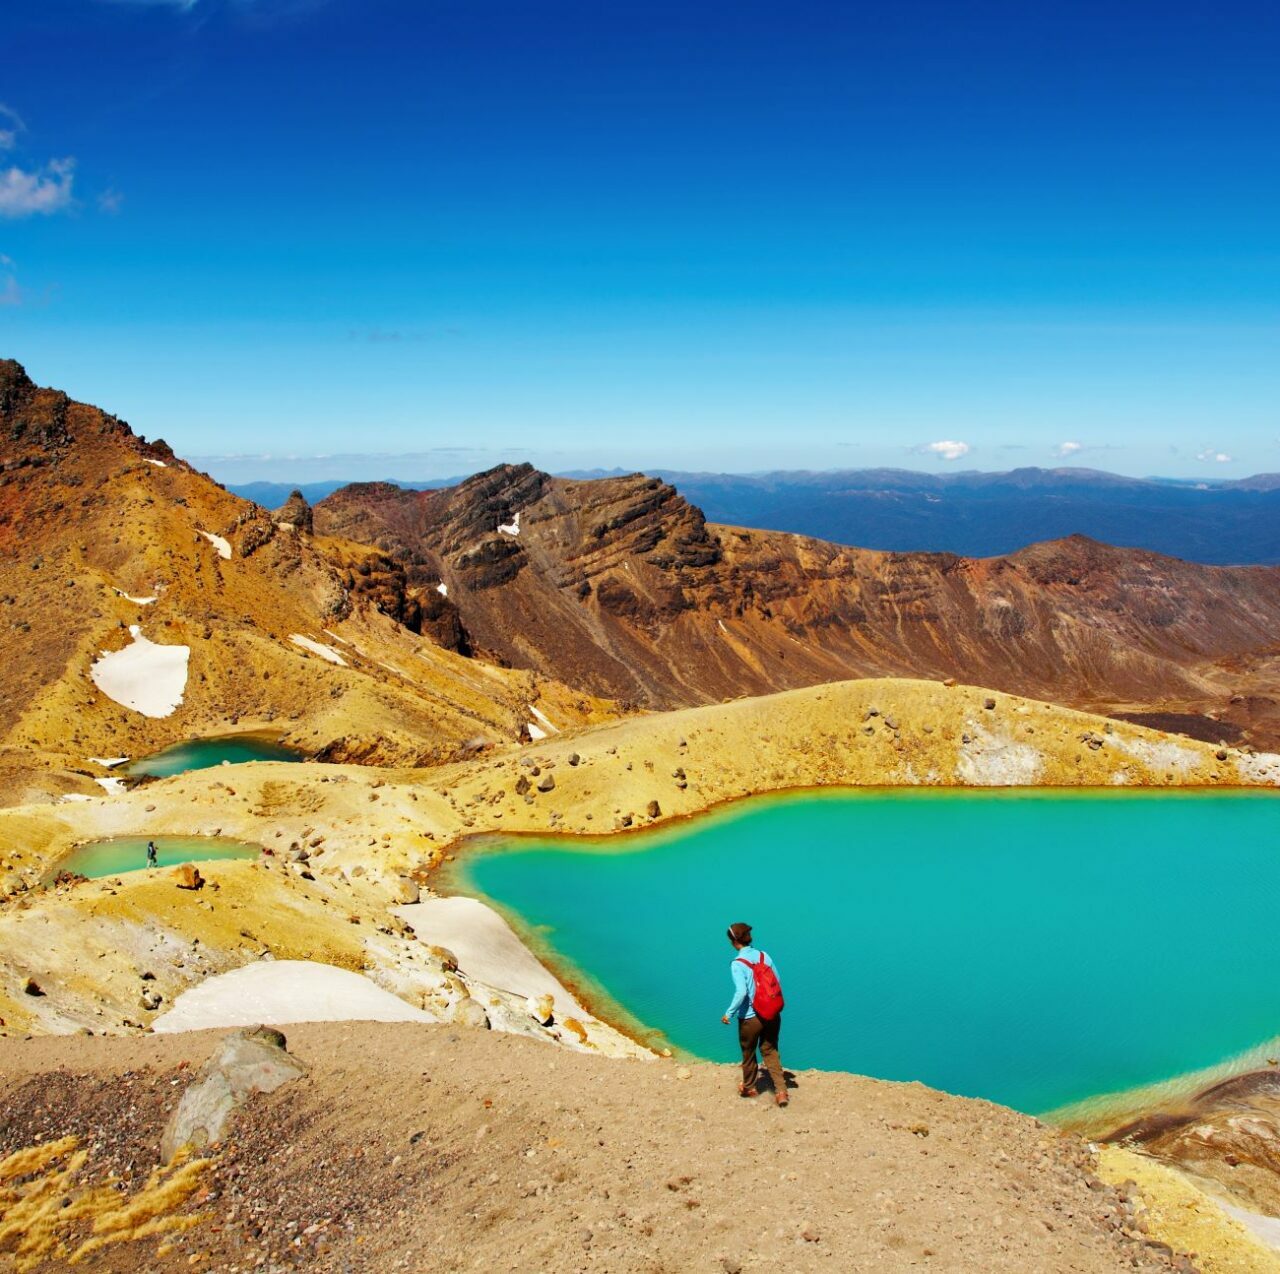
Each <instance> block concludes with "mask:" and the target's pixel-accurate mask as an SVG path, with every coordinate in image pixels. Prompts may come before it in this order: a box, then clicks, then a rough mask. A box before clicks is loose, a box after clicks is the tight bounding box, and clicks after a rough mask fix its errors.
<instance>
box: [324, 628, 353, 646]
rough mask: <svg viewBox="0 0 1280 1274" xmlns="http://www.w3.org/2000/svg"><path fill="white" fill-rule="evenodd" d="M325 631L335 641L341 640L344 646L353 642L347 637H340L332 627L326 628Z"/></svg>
mask: <svg viewBox="0 0 1280 1274" xmlns="http://www.w3.org/2000/svg"><path fill="white" fill-rule="evenodd" d="M324 632H325V635H326V636H328V637H332V638H333V640H334V641H340V642H341V643H342V644H343V645H344V646H350V645H351V643H350V642H349V641H348V640H347V639H346V638H345V637H339V636H338V634H337V633H335V632H334V631H333V629H332V628H326V629H325V630H324Z"/></svg>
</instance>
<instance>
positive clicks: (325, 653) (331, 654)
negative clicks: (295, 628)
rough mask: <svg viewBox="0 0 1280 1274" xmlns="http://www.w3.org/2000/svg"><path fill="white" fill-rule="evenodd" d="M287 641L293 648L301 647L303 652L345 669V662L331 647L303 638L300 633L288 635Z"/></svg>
mask: <svg viewBox="0 0 1280 1274" xmlns="http://www.w3.org/2000/svg"><path fill="white" fill-rule="evenodd" d="M289 640H290V641H291V642H293V644H294V645H295V646H301V647H302V648H303V649H304V650H309V651H311V653H312V654H313V655H319V656H320V658H321V659H327V660H328V661H329V662H330V663H331V664H337V665H338V667H339V668H346V667H347V661H346V660H345V659H343V657H342V656H341V655H340V654H338V652H337V651H336V650H334V648H333V647H332V646H326V645H325V644H324V642H322V641H315V640H313V639H312V638H310V637H304V636H303V635H302V634H301V633H290V634H289ZM339 640H341V638H339Z"/></svg>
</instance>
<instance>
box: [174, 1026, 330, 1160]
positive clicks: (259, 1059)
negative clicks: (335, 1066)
mask: <svg viewBox="0 0 1280 1274" xmlns="http://www.w3.org/2000/svg"><path fill="white" fill-rule="evenodd" d="M306 1073H307V1068H306V1067H305V1066H303V1064H302V1063H301V1062H300V1061H298V1059H297V1058H296V1057H291V1056H290V1055H289V1053H288V1052H286V1051H285V1038H284V1036H283V1035H282V1034H281V1033H280V1032H279V1031H277V1030H273V1029H272V1028H270V1027H266V1026H259V1027H255V1028H253V1029H252V1030H245V1031H236V1032H235V1033H234V1034H232V1035H229V1036H227V1038H226V1039H225V1040H224V1041H223V1043H222V1046H221V1047H220V1048H219V1049H218V1050H217V1051H216V1052H215V1053H214V1054H213V1055H212V1056H211V1057H210V1058H209V1060H208V1061H206V1062H205V1064H204V1065H203V1066H202V1067H201V1068H200V1070H199V1071H198V1072H197V1073H196V1076H195V1078H194V1079H193V1080H192V1081H191V1084H190V1085H189V1086H188V1088H187V1090H186V1092H185V1093H183V1094H182V1099H181V1101H179V1102H178V1107H177V1109H176V1110H175V1111H174V1112H173V1115H172V1116H171V1117H170V1119H169V1122H168V1124H167V1125H166V1127H165V1130H164V1136H163V1137H162V1138H161V1140H160V1155H161V1158H162V1159H163V1161H164V1162H165V1163H168V1162H169V1161H170V1160H172V1159H173V1157H174V1156H175V1155H176V1154H177V1153H178V1152H179V1151H180V1150H183V1149H190V1150H201V1149H203V1148H204V1147H205V1146H211V1145H215V1144H216V1143H217V1142H220V1141H221V1140H222V1139H223V1136H224V1135H225V1134H226V1132H227V1129H228V1127H229V1126H230V1123H231V1120H232V1117H233V1116H234V1115H235V1112H236V1110H237V1109H238V1108H239V1107H240V1106H242V1105H244V1103H245V1102H246V1101H247V1100H248V1099H249V1098H250V1097H251V1096H252V1095H253V1094H254V1093H273V1092H275V1090H276V1089H277V1088H279V1087H280V1086H281V1085H282V1084H287V1083H289V1082H290V1081H291V1080H295V1079H300V1078H301V1077H302V1076H303V1075H305V1074H306Z"/></svg>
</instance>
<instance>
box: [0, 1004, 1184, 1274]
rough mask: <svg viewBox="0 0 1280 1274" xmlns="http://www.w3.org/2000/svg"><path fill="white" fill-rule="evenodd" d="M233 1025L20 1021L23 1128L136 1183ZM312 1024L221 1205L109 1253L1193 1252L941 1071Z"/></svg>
mask: <svg viewBox="0 0 1280 1274" xmlns="http://www.w3.org/2000/svg"><path fill="white" fill-rule="evenodd" d="M218 1038H219V1037H218V1035H217V1034H215V1033H212V1032H205V1033H200V1034H193V1035H184V1036H178V1037H159V1036H138V1037H132V1038H113V1039H104V1038H95V1039H87V1038H84V1037H70V1038H67V1037H63V1038H44V1039H33V1040H28V1041H13V1040H8V1041H4V1042H2V1043H0V1103H2V1104H3V1108H4V1110H5V1112H6V1117H5V1120H4V1123H3V1126H2V1127H0V1155H3V1154H8V1153H10V1152H11V1151H13V1150H14V1149H16V1148H19V1147H22V1146H28V1145H31V1144H33V1143H36V1142H41V1141H46V1140H49V1139H51V1138H53V1137H56V1136H61V1135H64V1134H66V1133H74V1134H77V1135H79V1136H80V1137H81V1138H82V1143H83V1144H84V1145H86V1146H89V1147H91V1156H90V1164H89V1169H88V1175H89V1176H92V1175H93V1174H94V1173H105V1172H106V1171H108V1170H111V1171H115V1172H117V1173H119V1174H121V1175H122V1176H123V1177H124V1179H125V1182H126V1185H127V1186H129V1187H130V1188H136V1185H137V1184H138V1182H139V1181H141V1179H142V1178H143V1177H145V1175H146V1172H147V1171H148V1169H149V1168H150V1167H151V1166H152V1165H153V1164H154V1159H155V1146H156V1144H157V1142H158V1139H159V1134H160V1130H161V1129H162V1127H163V1124H164V1120H165V1118H166V1117H167V1114H168V1112H169V1111H170V1110H171V1109H172V1107H173V1106H174V1105H175V1104H176V1102H177V1099H178V1097H179V1095H180V1094H181V1092H182V1091H183V1088H184V1086H185V1084H186V1082H187V1076H189V1075H190V1074H191V1072H192V1070H193V1069H194V1068H195V1067H197V1066H198V1065H199V1064H200V1063H201V1062H202V1061H203V1060H204V1058H205V1057H206V1056H207V1055H208V1053H209V1052H210V1051H211V1049H212V1048H213V1047H214V1045H215V1043H216V1042H217V1040H218ZM289 1048H290V1051H291V1052H293V1053H294V1055H295V1056H297V1057H298V1058H300V1059H302V1060H303V1061H304V1062H305V1063H306V1064H307V1065H308V1066H309V1068H310V1070H309V1074H308V1075H307V1077H306V1078H305V1079H303V1080H300V1081H297V1082H295V1083H292V1084H288V1085H286V1086H285V1087H284V1088H281V1089H279V1090H278V1091H276V1092H275V1093H272V1094H271V1095H269V1096H258V1097H255V1098H253V1099H251V1101H250V1104H249V1105H248V1106H247V1107H246V1108H245V1109H244V1110H243V1111H242V1112H241V1114H240V1115H239V1117H238V1121H237V1123H236V1124H235V1125H234V1131H233V1133H232V1135H231V1137H230V1138H229V1139H228V1141H227V1142H226V1143H224V1145H223V1146H222V1147H221V1149H220V1150H219V1152H218V1153H217V1154H216V1156H215V1160H214V1163H213V1165H212V1168H211V1170H210V1172H209V1174H208V1176H207V1177H206V1190H205V1193H204V1194H203V1195H198V1196H196V1198H195V1199H193V1200H189V1201H188V1202H187V1203H186V1204H184V1205H183V1207H184V1208H185V1209H186V1210H187V1211H193V1210H201V1211H204V1212H206V1213H208V1214H209V1219H208V1220H206V1221H204V1222H202V1223H201V1224H200V1225H198V1226H196V1227H195V1228H193V1229H191V1230H189V1231H187V1232H185V1233H184V1234H180V1235H178V1236H176V1237H170V1238H169V1239H168V1240H161V1241H160V1244H161V1245H160V1246H158V1242H157V1240H156V1239H154V1238H150V1239H141V1240H139V1241H137V1242H131V1243H124V1244H120V1245H119V1246H116V1247H112V1248H108V1249H106V1250H105V1251H103V1252H102V1253H100V1254H99V1255H97V1256H96V1257H95V1258H94V1259H93V1260H91V1261H89V1262H87V1263H86V1268H89V1269H108V1270H137V1269H148V1270H167V1269H190V1268H193V1267H198V1268H206V1269H217V1270H228V1271H233V1270H250V1269H271V1268H281V1269H286V1268H303V1269H307V1270H315V1271H329V1270H333V1271H353V1272H355V1271H381V1270H396V1269H411V1270H419V1269H427V1268H430V1269H433V1270H462V1269H482V1270H511V1271H516V1270H520V1271H527V1270H556V1271H558V1270H589V1269H600V1270H608V1271H611V1272H613V1271H647V1272H656V1271H677V1270H679V1271H691V1270H693V1271H699V1270H704V1271H713V1272H714V1271H737V1270H757V1269H760V1270H762V1269H787V1270H840V1271H845V1270H865V1271H876V1272H877V1274H892V1272H895V1271H906V1270H920V1269H927V1270H941V1271H956V1272H957V1274H958V1272H959V1271H973V1270H983V1271H993V1272H995V1271H1005V1270H1007V1271H1018V1272H1019V1274H1025V1272H1026V1271H1031V1270H1034V1271H1037V1272H1038V1274H1051V1272H1055V1271H1061V1272H1062V1274H1067V1272H1068V1271H1071V1272H1072V1274H1081V1272H1088V1271H1099V1272H1101V1271H1114V1270H1133V1269H1136V1270H1142V1271H1157V1270H1160V1271H1167V1270H1170V1269H1182V1270H1187V1269H1192V1268H1194V1267H1193V1266H1192V1265H1191V1264H1190V1263H1189V1262H1188V1261H1186V1260H1185V1259H1184V1258H1182V1257H1180V1256H1177V1255H1171V1254H1169V1253H1168V1251H1167V1249H1163V1248H1162V1247H1161V1246H1160V1245H1158V1244H1157V1243H1155V1242H1154V1241H1152V1240H1148V1239H1147V1238H1146V1237H1145V1236H1144V1235H1142V1234H1141V1233H1139V1231H1138V1230H1137V1229H1136V1228H1135V1223H1134V1222H1133V1219H1132V1213H1131V1209H1130V1205H1128V1204H1127V1203H1126V1202H1125V1199H1124V1198H1123V1195H1122V1194H1121V1193H1118V1192H1116V1191H1115V1190H1113V1189H1112V1188H1111V1187H1108V1186H1104V1185H1102V1183H1101V1182H1099V1181H1098V1180H1097V1179H1096V1178H1094V1177H1093V1176H1092V1173H1091V1171H1090V1165H1091V1163H1092V1157H1091V1155H1090V1153H1089V1151H1088V1150H1087V1148H1086V1147H1085V1146H1084V1145H1083V1144H1082V1143H1080V1142H1078V1141H1075V1140H1073V1139H1070V1138H1065V1137H1062V1136H1060V1135H1058V1134H1056V1133H1054V1132H1053V1131H1052V1130H1050V1129H1048V1128H1046V1127H1044V1126H1042V1125H1040V1124H1038V1123H1037V1122H1036V1121H1035V1120H1032V1119H1028V1118H1026V1117H1024V1116H1021V1115H1017V1114H1014V1113H1013V1112H1011V1111H1008V1110H1004V1109H1002V1108H1000V1107H996V1106H992V1105H990V1104H988V1103H985V1102H974V1101H966V1100H962V1099H959V1098H955V1097H949V1096H946V1095H943V1094H940V1093H936V1092H933V1091H931V1090H929V1089H926V1088H923V1087H921V1086H919V1085H915V1084H905V1085H895V1084H886V1083H881V1082H877V1081H872V1080H868V1079H863V1078H859V1077H856V1076H851V1075H836V1074H822V1073H816V1072H802V1073H800V1074H799V1075H798V1076H797V1078H796V1088H795V1090H794V1092H793V1093H792V1101H791V1105H790V1108H789V1109H788V1110H786V1111H780V1110H778V1109H776V1108H775V1107H774V1106H773V1104H772V1103H771V1102H769V1101H768V1100H767V1099H766V1098H763V1097H762V1098H758V1099H756V1100H754V1101H744V1100H740V1099H739V1098H738V1097H737V1096H736V1094H735V1091H734V1086H733V1072H732V1071H731V1070H730V1069H729V1068H728V1067H717V1066H711V1065H702V1066H695V1067H689V1068H685V1067H681V1066H680V1065H678V1064H677V1063H674V1062H662V1063H642V1062H625V1061H611V1060H607V1059H604V1058H597V1057H592V1056H589V1055H583V1054H574V1053H569V1052H567V1051H561V1050H558V1049H555V1048H553V1047H549V1046H546V1045H541V1044H538V1043H536V1042H533V1041H529V1040H523V1039H518V1038H513V1037H509V1036H504V1035H500V1034H496V1033H489V1032H485V1031H474V1030H467V1029H465V1028H452V1027H447V1026H444V1027H437V1026H419V1025H415V1024H404V1025H401V1024H396V1025H373V1024H366V1023H345V1024H332V1025H306V1026H297V1027H293V1028H290V1030H289ZM183 1063H186V1066H183ZM0 1220H2V1218H0ZM164 1242H168V1244H169V1245H170V1246H169V1247H168V1248H167V1249H166V1248H165V1247H164V1246H163V1243H164ZM7 1261H8V1258H7V1257H0V1268H4V1266H5V1264H6V1263H7ZM50 1268H52V1266H50Z"/></svg>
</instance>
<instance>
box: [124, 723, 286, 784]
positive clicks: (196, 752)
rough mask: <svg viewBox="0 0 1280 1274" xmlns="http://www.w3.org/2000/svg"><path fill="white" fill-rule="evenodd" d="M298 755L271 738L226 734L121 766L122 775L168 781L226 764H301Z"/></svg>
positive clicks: (156, 753) (167, 750)
mask: <svg viewBox="0 0 1280 1274" xmlns="http://www.w3.org/2000/svg"><path fill="white" fill-rule="evenodd" d="M301 760H302V756H301V754H300V753H298V752H296V751H294V750H293V749H292V748H287V747H285V746H284V745H283V744H281V743H277V742H276V741H275V740H274V739H270V738H265V737H263V736H261V735H252V734H228V735H224V736H222V737H221V738H214V739H189V740H188V741H187V742H186V743H176V744H174V746H173V747H171V748H165V749H164V751H163V752H153V753H152V754H151V755H150V756H144V757H141V758H139V759H138V760H137V761H132V762H130V764H128V765H126V766H124V767H123V768H122V769H121V771H120V773H122V774H149V775H152V776H153V777H155V778H170V777H171V776H172V775H174V774H185V773H186V772H187V771H188V770H207V769H210V768H211V767H213V766H215V765H222V764H223V763H224V762H226V763H227V764H229V765H241V764H243V763H244V762H245V761H301Z"/></svg>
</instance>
